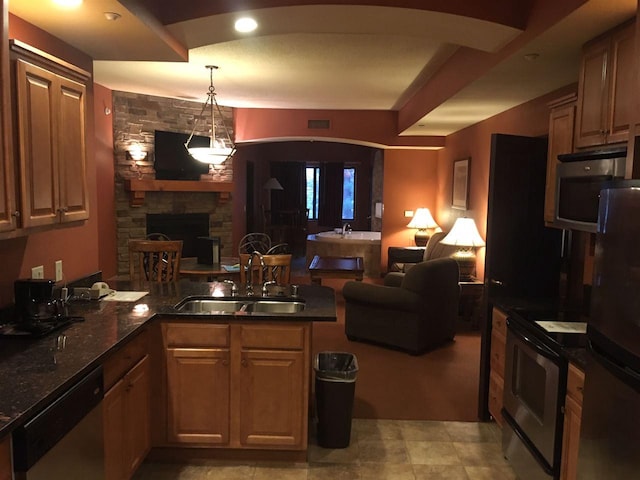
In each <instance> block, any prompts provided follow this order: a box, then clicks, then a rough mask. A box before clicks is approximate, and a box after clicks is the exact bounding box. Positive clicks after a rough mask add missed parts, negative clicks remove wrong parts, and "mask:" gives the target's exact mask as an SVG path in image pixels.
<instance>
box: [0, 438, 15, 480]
mask: <svg viewBox="0 0 640 480" xmlns="http://www.w3.org/2000/svg"><path fill="white" fill-rule="evenodd" d="M12 478H13V467H12V466H11V437H10V436H6V437H4V438H3V439H2V440H0V480H11V479H12Z"/></svg>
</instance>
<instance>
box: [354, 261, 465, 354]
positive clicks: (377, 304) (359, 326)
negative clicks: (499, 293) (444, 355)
mask: <svg viewBox="0 0 640 480" xmlns="http://www.w3.org/2000/svg"><path fill="white" fill-rule="evenodd" d="M342 294H343V296H344V299H345V333H346V335H347V338H348V339H349V340H364V341H369V342H373V343H378V344H383V345H387V346H391V347H395V348H399V349H402V350H405V351H407V352H409V353H410V354H412V355H419V354H421V353H424V352H425V351H427V350H431V349H433V348H436V347H438V346H440V345H442V344H443V343H445V342H447V341H450V340H453V338H454V336H455V330H456V319H457V317H458V303H459V298H460V287H459V285H458V264H457V262H456V261H455V260H453V259H452V258H439V259H436V260H429V261H426V262H421V263H418V264H416V265H415V266H413V267H412V268H411V269H409V270H408V271H407V273H405V274H388V275H387V276H386V277H385V279H384V285H374V284H369V283H362V282H354V281H349V282H346V283H345V285H344V287H343V289H342Z"/></svg>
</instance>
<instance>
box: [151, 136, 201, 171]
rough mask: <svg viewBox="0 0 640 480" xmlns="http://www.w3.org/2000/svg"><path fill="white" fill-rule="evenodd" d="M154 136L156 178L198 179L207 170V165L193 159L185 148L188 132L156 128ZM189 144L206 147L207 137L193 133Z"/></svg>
mask: <svg viewBox="0 0 640 480" xmlns="http://www.w3.org/2000/svg"><path fill="white" fill-rule="evenodd" d="M154 137H155V139H154V141H155V147H154V149H155V163H154V168H155V171H156V179H158V180H200V175H201V174H203V173H208V172H209V165H207V164H205V163H202V162H199V161H197V160H195V159H194V158H193V157H191V155H189V152H188V151H187V149H186V148H185V146H184V144H185V143H186V141H187V140H188V139H189V134H187V133H177V132H164V131H162V130H156V131H155V135H154ZM189 146H190V147H208V146H209V137H203V136H200V135H194V136H193V138H192V139H191V143H189Z"/></svg>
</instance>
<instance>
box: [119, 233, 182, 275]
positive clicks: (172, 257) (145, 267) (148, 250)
mask: <svg viewBox="0 0 640 480" xmlns="http://www.w3.org/2000/svg"><path fill="white" fill-rule="evenodd" d="M181 258H182V240H129V277H130V278H131V280H136V279H137V280H142V281H148V282H158V283H169V282H176V281H178V278H179V276H180V260H181Z"/></svg>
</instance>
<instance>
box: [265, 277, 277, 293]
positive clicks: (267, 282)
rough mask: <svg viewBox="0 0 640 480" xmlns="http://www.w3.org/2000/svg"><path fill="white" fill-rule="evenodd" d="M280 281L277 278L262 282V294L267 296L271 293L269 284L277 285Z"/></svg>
mask: <svg viewBox="0 0 640 480" xmlns="http://www.w3.org/2000/svg"><path fill="white" fill-rule="evenodd" d="M277 283H278V282H276V281H275V280H267V281H266V282H264V283H263V284H262V296H263V297H265V296H267V295H268V294H269V289H268V288H267V287H268V286H269V285H276V284H277Z"/></svg>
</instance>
